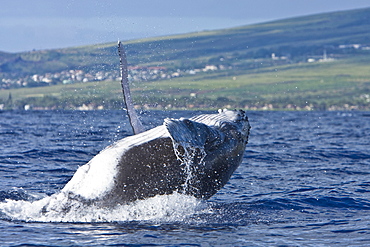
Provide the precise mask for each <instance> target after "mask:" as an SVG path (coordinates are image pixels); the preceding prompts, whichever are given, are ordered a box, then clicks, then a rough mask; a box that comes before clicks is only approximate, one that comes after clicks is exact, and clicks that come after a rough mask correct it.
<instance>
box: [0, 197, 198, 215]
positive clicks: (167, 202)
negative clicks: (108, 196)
mask: <svg viewBox="0 0 370 247" xmlns="http://www.w3.org/2000/svg"><path fill="white" fill-rule="evenodd" d="M58 196H59V198H56V197H58ZM62 197H63V194H62V193H61V194H58V195H53V196H50V197H46V198H44V199H41V200H38V201H35V202H29V201H13V200H8V201H6V202H3V203H0V211H1V212H2V213H3V214H5V216H6V217H7V218H9V219H11V220H21V221H27V222H122V221H143V220H148V221H156V222H173V221H182V220H184V219H185V218H186V217H189V216H191V215H193V214H194V213H195V212H197V210H198V208H199V207H200V206H201V201H199V200H197V199H196V198H194V197H191V196H186V195H183V194H179V193H174V194H172V195H160V196H155V197H152V198H148V199H146V200H138V201H135V202H132V203H130V204H126V205H117V206H115V207H113V208H104V207H98V206H96V205H89V206H86V205H83V204H81V203H79V202H77V201H74V202H73V204H68V205H69V210H68V211H66V212H64V211H63V209H62V207H63V204H64V203H66V202H65V201H63V198H62ZM65 199H66V198H65ZM45 206H47V207H48V208H49V209H51V208H52V207H54V208H53V210H50V211H47V212H44V211H43V209H44V207H45Z"/></svg>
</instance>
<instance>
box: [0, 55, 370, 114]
mask: <svg viewBox="0 0 370 247" xmlns="http://www.w3.org/2000/svg"><path fill="white" fill-rule="evenodd" d="M368 62H370V56H359V57H356V58H349V59H343V60H337V61H333V62H321V63H320V62H317V63H303V64H292V65H283V66H274V67H269V68H260V69H256V70H254V71H253V70H249V71H247V72H246V73H244V74H238V75H233V74H232V71H229V72H225V71H223V72H218V73H219V74H217V75H215V74H202V75H200V74H199V75H195V76H191V77H183V78H177V79H172V80H164V81H156V82H141V83H135V84H134V85H132V86H131V87H132V94H133V96H134V99H135V100H136V102H137V103H138V104H140V105H143V104H145V103H148V102H146V101H150V98H154V99H155V100H157V101H158V100H159V101H165V102H166V103H163V104H164V105H166V104H168V103H171V102H172V101H171V100H173V99H175V98H176V99H180V98H182V97H189V95H190V93H196V94H197V99H202V98H207V99H211V100H213V101H210V104H212V103H215V102H217V98H219V97H226V98H228V99H229V100H230V102H232V101H235V102H234V103H233V104H234V105H235V106H236V107H244V105H246V104H248V105H259V106H262V105H264V104H269V103H273V104H276V105H277V106H278V107H280V108H284V107H286V105H288V104H297V105H300V106H305V105H310V104H314V105H315V106H317V105H320V104H325V105H326V106H330V105H343V104H345V103H349V104H351V103H352V104H353V103H358V102H359V100H360V96H361V95H364V94H369V93H370V70H369V66H368V65H367V64H368ZM210 75H212V77H211V78H210V79H209V78H207V77H209V76H210ZM214 76H216V79H214ZM9 92H11V93H12V97H13V99H14V100H18V99H22V98H25V97H40V96H45V95H51V96H55V97H58V98H59V99H60V101H61V102H66V101H68V100H69V99H73V98H82V99H88V98H90V99H94V98H95V99H96V101H97V103H99V101H103V100H116V101H121V99H122V97H121V88H120V83H119V82H112V81H105V82H91V83H84V84H73V85H57V86H52V87H42V88H23V89H16V90H9V91H0V98H3V99H6V98H7V96H8V94H9ZM192 101H195V99H188V102H187V103H188V104H192ZM230 102H226V103H225V104H230ZM208 107H211V108H212V105H209V106H208ZM215 107H216V108H217V107H219V105H216V106H215ZM275 108H276V107H275Z"/></svg>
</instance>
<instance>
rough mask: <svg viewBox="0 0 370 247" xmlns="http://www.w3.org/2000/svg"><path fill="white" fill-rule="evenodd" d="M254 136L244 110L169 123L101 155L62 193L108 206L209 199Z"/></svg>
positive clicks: (168, 121)
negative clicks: (168, 198) (180, 197)
mask: <svg viewBox="0 0 370 247" xmlns="http://www.w3.org/2000/svg"><path fill="white" fill-rule="evenodd" d="M249 131H250V125H249V122H248V118H247V116H246V114H245V112H244V111H242V110H222V111H219V112H218V113H215V114H202V115H198V116H195V117H192V118H189V119H184V118H180V119H170V118H167V119H165V120H164V122H163V124H162V125H160V126H158V127H155V128H153V129H150V130H148V131H144V132H142V133H140V134H136V135H133V136H129V137H126V138H124V139H121V140H119V141H117V142H115V143H114V144H112V145H110V146H108V147H107V148H105V149H104V150H102V151H101V152H100V153H99V154H97V155H96V156H95V157H94V158H93V159H91V160H90V161H89V162H88V163H87V164H85V165H83V166H81V167H79V168H78V169H77V171H76V173H75V174H74V176H73V177H72V178H71V180H70V181H69V182H68V183H67V184H66V185H65V187H64V188H63V189H62V190H61V193H63V194H64V195H66V196H67V197H68V198H70V199H77V200H79V201H83V202H86V203H89V202H90V203H91V202H94V203H95V204H96V203H99V202H100V203H99V204H100V205H103V206H112V205H116V204H124V203H128V202H132V201H135V200H142V199H146V198H149V197H154V196H156V195H168V194H172V193H174V192H176V193H182V194H186V195H191V196H194V197H196V198H200V199H208V198H210V197H211V196H212V195H214V194H215V193H216V192H217V191H218V190H219V189H221V188H222V187H223V186H224V185H225V184H226V183H227V182H228V180H229V179H230V177H231V175H232V174H233V172H234V171H235V169H236V168H237V167H238V166H239V165H240V163H241V161H242V158H243V154H244V151H245V147H246V144H247V142H248V136H249Z"/></svg>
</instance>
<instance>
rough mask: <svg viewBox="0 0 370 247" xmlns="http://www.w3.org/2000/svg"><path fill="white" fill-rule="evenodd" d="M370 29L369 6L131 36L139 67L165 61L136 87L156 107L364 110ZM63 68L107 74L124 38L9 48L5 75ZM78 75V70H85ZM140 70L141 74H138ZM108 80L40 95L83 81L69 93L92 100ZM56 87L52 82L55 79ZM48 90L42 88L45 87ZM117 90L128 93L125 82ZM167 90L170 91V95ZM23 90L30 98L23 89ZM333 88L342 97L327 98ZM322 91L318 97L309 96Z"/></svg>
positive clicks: (131, 56) (131, 53)
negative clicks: (18, 49)
mask: <svg viewBox="0 0 370 247" xmlns="http://www.w3.org/2000/svg"><path fill="white" fill-rule="evenodd" d="M368 30H370V8H367V9H359V10H351V11H342V12H335V13H325V14H318V15H312V16H304V17H299V18H291V19H285V20H278V21H273V22H268V23H261V24H256V25H248V26H243V27H236V28H231V29H222V30H215V31H207V32H200V33H191V34H184V35H175V36H168V37H158V38H151V39H141V40H130V41H126V42H124V43H125V46H126V49H127V53H128V60H129V64H130V65H131V66H135V67H137V68H141V70H143V69H144V70H145V69H146V70H148V68H149V67H151V68H156V69H157V70H161V68H162V69H163V70H165V72H163V71H162V72H158V73H159V74H158V75H155V76H153V73H154V72H153V70H150V71H147V73H146V74H145V73H144V75H145V76H143V74H141V77H138V80H137V82H136V83H135V85H134V91H135V90H140V96H136V100H137V101H138V102H139V103H140V104H142V103H144V102H148V103H149V105H150V107H154V106H155V105H161V106H162V107H165V106H171V107H175V106H179V107H189V106H191V105H195V106H196V107H202V108H203V107H206V106H208V107H222V106H224V105H231V106H234V105H235V106H238V107H245V106H251V107H257V108H261V107H262V108H266V107H267V108H271V107H270V105H271V104H272V105H274V104H275V105H276V106H275V107H273V108H284V109H286V108H287V106H289V105H293V107H292V108H297V106H298V108H302V107H303V108H307V109H308V108H316V109H318V108H320V109H328V108H330V107H333V106H338V104H339V105H340V107H342V108H343V107H344V106H345V105H348V106H349V108H350V106H351V105H354V104H355V105H356V106H357V107H358V108H361V109H365V108H367V107H369V106H368V104H367V103H366V99H367V98H366V97H367V96H366V95H368V94H367V92H368V91H369V80H370V79H369V77H368V76H369V73H368V72H367V70H366V64H368V62H369V56H370V52H369V46H370V36H369V35H368ZM320 59H321V60H320ZM323 60H325V63H324V62H322V61H323ZM307 61H310V62H313V63H307ZM318 61H321V62H318ZM207 65H208V69H206V68H207ZM158 68H159V69H158ZM62 71H83V72H84V73H86V74H87V73H90V74H92V75H93V76H92V77H94V79H93V80H98V76H97V73H98V72H99V73H102V72H109V71H113V72H115V73H117V71H118V56H117V51H116V43H107V44H98V45H90V46H84V47H73V48H64V49H56V50H43V51H31V52H25V53H17V54H9V53H0V73H1V74H0V76H1V78H2V79H3V80H2V81H3V82H4V79H6V80H8V81H11V79H12V78H13V80H14V78H16V79H17V78H20V77H27V76H29V77H28V78H29V79H28V80H31V82H28V83H26V84H24V85H26V86H40V85H52V84H61V81H46V80H45V81H41V80H39V84H37V83H36V84H35V83H34V82H37V80H35V78H32V79H30V76H31V75H35V74H39V75H42V74H46V73H61V72H62ZM198 72H199V73H198ZM94 73H95V74H94ZM137 73H141V72H137ZM149 75H150V76H149ZM163 75H166V76H163ZM71 76H74V77H77V75H76V74H74V75H71ZM116 77H117V74H114V75H112V76H111V77H110V78H109V79H113V80H115V79H116ZM102 78H103V77H102ZM132 78H133V79H134V78H135V77H134V75H133V77H132ZM167 78H171V80H168V79H167ZM103 79H106V78H103ZM165 79H167V80H165ZM6 80H5V81H6ZM32 80H33V81H32ZM86 81H88V79H87V80H86ZM104 83H105V84H107V85H110V84H109V83H108V82H99V83H98V82H86V83H81V84H82V85H79V84H73V85H56V86H55V89H56V90H57V92H54V93H52V92H50V94H44V93H41V94H39V95H48V96H50V97H56V98H57V99H56V100H60V99H61V98H60V97H64V96H65V94H62V93H60V88H66V91H68V89H67V88H68V87H71V88H78V89H79V90H80V95H79V96H76V95H69V96H68V97H69V98H70V99H71V98H79V99H80V101H78V100H76V103H74V104H73V105H76V104H80V103H83V101H84V100H85V103H86V104H87V103H88V102H89V100H87V99H88V98H89V97H87V96H86V95H85V94H84V93H83V92H82V91H83V90H84V89H86V88H88V87H96V86H92V85H98V84H99V85H103V84H104ZM327 83H329V84H327ZM24 85H23V86H24ZM19 86H22V85H19ZM48 87H49V88H48V90H51V88H50V87H51V86H48ZM294 87H295V88H296V89H297V90H294ZM57 88H58V89H57ZM298 88H300V89H298ZM302 88H305V90H302ZM349 88H352V89H349ZM356 88H358V90H357V89H356ZM17 90H26V89H17ZM29 90H30V91H32V90H35V89H29ZM43 90H44V89H41V88H38V89H37V91H38V92H42V91H43ZM45 90H46V89H45ZM102 90H103V89H102ZM115 90H117V92H119V88H116V89H115ZM46 91H47V90H46ZM95 91H97V90H95ZM103 91H106V90H103ZM9 92H12V95H13V100H25V98H24V97H28V102H30V101H31V99H30V98H29V97H30V95H31V96H32V95H33V96H35V95H37V94H33V93H18V92H20V91H14V90H13V91H9V90H5V91H2V92H1V93H0V99H1V97H2V98H3V101H5V100H6V98H7V97H8V94H9ZM158 92H160V93H158ZM91 93H92V92H90V94H91ZM168 93H170V95H168V96H167V94H168ZM343 93H344V94H343ZM17 95H23V97H20V98H17V97H18V96H17ZM63 95H64V96H63ZM83 95H85V96H86V97H85V96H83ZM113 95H116V96H115V97H113V98H115V100H114V99H113V98H112V97H111V96H112V95H111V94H108V96H107V95H105V96H104V95H99V93H98V94H96V95H95V96H94V97H95V98H96V99H97V98H99V99H103V98H105V99H107V97H108V98H112V102H113V101H117V100H118V99H119V97H120V95H119V94H113ZM158 95H161V96H158ZM320 95H321V96H320ZM329 95H331V96H330V97H329ZM335 95H337V97H335ZM325 96H327V97H325ZM320 97H323V98H324V99H323V98H320ZM331 97H332V98H333V99H335V98H337V100H334V101H333V102H330V100H327V98H331ZM34 98H35V97H34ZM82 98H84V100H83V99H82ZM36 99H38V100H40V98H37V97H36V98H35V100H36ZM313 99H314V101H315V103H314V104H313V103H309V101H310V100H311V101H312V100H313ZM362 99H363V100H362ZM35 100H34V101H35ZM90 101H91V97H90ZM179 101H181V102H182V103H179ZM335 101H336V102H335ZM22 102H23V103H24V102H26V101H22ZM158 102H159V103H158ZM160 102H163V103H160ZM192 102H194V103H192ZM305 102H308V103H305ZM312 102H313V101H312ZM360 103H361V104H360ZM24 104H25V103H24ZM359 104H360V105H359ZM110 105H111V104H110ZM113 105H114V104H113ZM310 105H312V106H310ZM320 105H321V106H320ZM319 106H320V107H319Z"/></svg>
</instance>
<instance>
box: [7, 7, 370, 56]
mask: <svg viewBox="0 0 370 247" xmlns="http://www.w3.org/2000/svg"><path fill="white" fill-rule="evenodd" d="M0 1H1V8H0V51H4V52H23V51H31V50H43V49H54V48H66V47H73V46H81V45H90V44H99V43H106V42H116V41H117V40H122V41H124V40H130V39H137V38H148V37H156V36H165V35H171V34H182V33H190V32H198V31H204V30H216V29H222V28H229V27H237V26H243V25H248V24H255V23H262V22H267V21H272V20H278V19H284V18H290V17H297V16H303V15H311V14H318V13H325V12H333V11H340V10H350V9H358V8H365V7H370V1H369V0H351V1H350V0H225V1H215V0H213V1H212V0H186V1H184V0H181V1H180V0H133V1H126V0H90V1H89V0H63V1H61V0H32V1H30V0H11V1H9V0H0Z"/></svg>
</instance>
